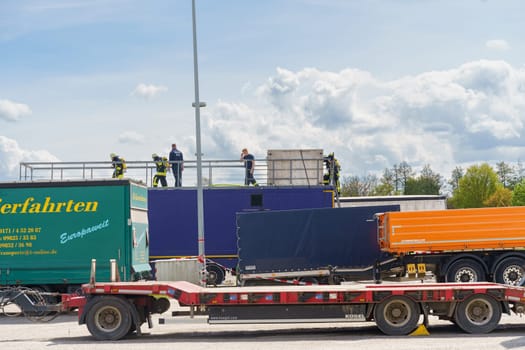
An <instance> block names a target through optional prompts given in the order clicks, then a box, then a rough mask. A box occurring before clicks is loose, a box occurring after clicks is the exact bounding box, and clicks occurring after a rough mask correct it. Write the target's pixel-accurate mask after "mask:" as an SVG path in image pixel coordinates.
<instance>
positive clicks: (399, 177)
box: [392, 161, 414, 194]
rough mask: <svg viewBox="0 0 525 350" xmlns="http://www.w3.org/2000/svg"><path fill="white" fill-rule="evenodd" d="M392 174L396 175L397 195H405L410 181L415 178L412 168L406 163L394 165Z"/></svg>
mask: <svg viewBox="0 0 525 350" xmlns="http://www.w3.org/2000/svg"><path fill="white" fill-rule="evenodd" d="M392 172H393V174H394V181H395V183H394V187H395V190H396V194H399V193H404V191H405V185H406V183H407V181H408V179H409V178H411V177H413V176H414V172H413V171H412V167H411V166H410V165H408V163H407V162H406V161H402V162H401V163H399V164H395V165H394V167H393V168H392Z"/></svg>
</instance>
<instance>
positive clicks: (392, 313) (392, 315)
mask: <svg viewBox="0 0 525 350" xmlns="http://www.w3.org/2000/svg"><path fill="white" fill-rule="evenodd" d="M411 315H412V310H411V309H410V306H409V305H408V304H407V303H406V302H404V301H402V300H395V301H391V302H389V303H388V304H387V305H386V306H385V310H384V311H383V316H384V320H385V321H386V322H387V323H388V324H389V325H391V326H393V327H403V326H404V325H406V324H407V323H408V322H409V320H410V317H411Z"/></svg>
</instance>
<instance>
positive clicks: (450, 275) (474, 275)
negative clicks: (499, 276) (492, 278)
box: [446, 259, 486, 283]
mask: <svg viewBox="0 0 525 350" xmlns="http://www.w3.org/2000/svg"><path fill="white" fill-rule="evenodd" d="M446 280H447V282H461V283H467V282H479V281H485V280H486V279H485V272H484V271H483V267H482V266H481V265H480V264H479V263H477V262H476V261H474V260H467V259H462V260H458V261H456V262H455V263H453V264H452V265H451V266H450V267H449V268H448V272H447V277H446Z"/></svg>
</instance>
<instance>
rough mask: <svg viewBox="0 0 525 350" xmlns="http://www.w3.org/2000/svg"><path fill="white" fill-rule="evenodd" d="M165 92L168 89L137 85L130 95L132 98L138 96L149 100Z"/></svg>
mask: <svg viewBox="0 0 525 350" xmlns="http://www.w3.org/2000/svg"><path fill="white" fill-rule="evenodd" d="M167 90H168V88H167V87H165V86H157V85H152V84H150V85H147V84H139V85H137V87H136V88H135V90H133V92H132V93H131V94H132V95H133V96H139V97H143V98H147V99H150V98H153V97H155V96H157V95H158V94H160V93H161V92H164V91H167Z"/></svg>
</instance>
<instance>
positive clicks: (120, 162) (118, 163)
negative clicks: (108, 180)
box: [109, 153, 126, 179]
mask: <svg viewBox="0 0 525 350" xmlns="http://www.w3.org/2000/svg"><path fill="white" fill-rule="evenodd" d="M109 157H110V158H111V167H112V168H113V169H115V170H113V175H112V176H111V177H112V178H114V179H122V178H123V177H124V171H125V169H126V162H125V161H124V158H122V157H119V156H118V155H116V154H115V153H111V154H110V155H109Z"/></svg>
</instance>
